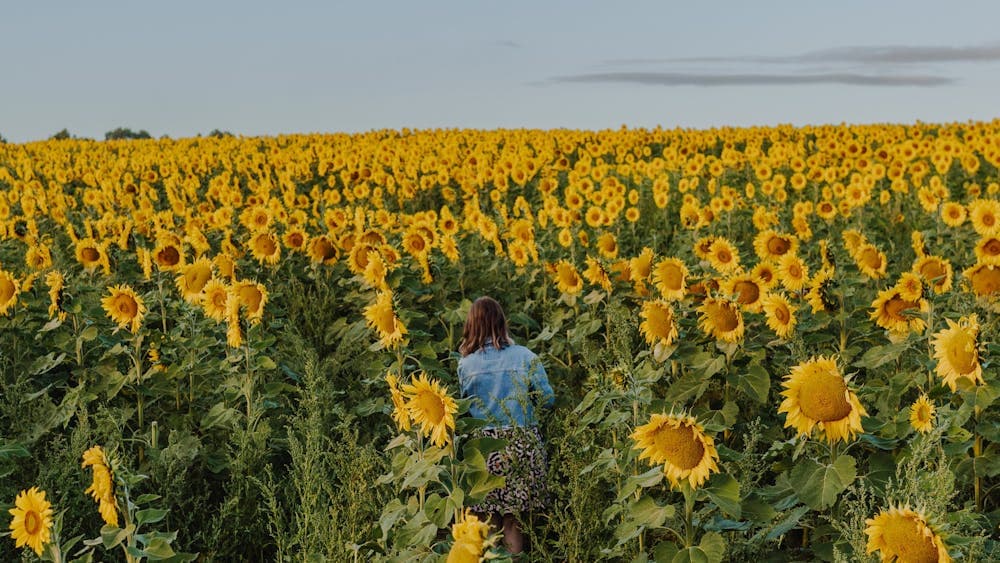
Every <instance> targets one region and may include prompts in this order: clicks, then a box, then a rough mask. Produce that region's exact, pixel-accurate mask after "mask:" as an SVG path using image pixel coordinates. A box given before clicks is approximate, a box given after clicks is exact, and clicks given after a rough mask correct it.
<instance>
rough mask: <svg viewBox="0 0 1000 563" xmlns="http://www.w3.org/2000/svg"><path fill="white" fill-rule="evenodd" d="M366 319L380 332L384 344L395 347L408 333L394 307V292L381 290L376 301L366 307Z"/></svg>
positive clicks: (370, 325) (369, 324)
mask: <svg viewBox="0 0 1000 563" xmlns="http://www.w3.org/2000/svg"><path fill="white" fill-rule="evenodd" d="M365 319H366V320H367V321H368V326H369V327H371V328H374V329H375V331H376V332H378V336H379V340H380V341H381V342H382V345H383V346H386V347H389V348H392V347H395V346H396V345H398V344H399V343H400V342H402V340H403V336H404V335H405V334H406V327H405V326H403V321H401V320H399V317H397V316H396V311H395V310H393V308H392V293H390V292H388V291H382V292H379V294H378V296H377V297H376V298H375V302H374V303H372V304H371V305H369V306H368V307H366V308H365Z"/></svg>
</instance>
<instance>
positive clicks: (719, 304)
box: [698, 297, 744, 342]
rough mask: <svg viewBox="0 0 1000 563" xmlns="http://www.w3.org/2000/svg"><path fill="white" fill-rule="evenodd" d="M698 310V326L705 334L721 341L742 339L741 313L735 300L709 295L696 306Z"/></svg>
mask: <svg viewBox="0 0 1000 563" xmlns="http://www.w3.org/2000/svg"><path fill="white" fill-rule="evenodd" d="M698 312H699V313H700V318H699V320H698V326H700V327H701V330H702V331H703V332H704V333H705V335H706V336H711V337H713V338H715V339H716V340H720V341H722V342H739V341H740V340H742V339H743V330H744V325H743V313H742V311H740V307H739V305H738V304H737V303H736V302H734V301H729V300H728V299H720V298H716V297H709V298H706V299H705V300H704V301H703V302H702V304H701V306H700V307H698Z"/></svg>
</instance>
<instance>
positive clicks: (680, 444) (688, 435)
mask: <svg viewBox="0 0 1000 563" xmlns="http://www.w3.org/2000/svg"><path fill="white" fill-rule="evenodd" d="M654 443H655V444H656V449H657V450H658V451H660V452H661V453H662V454H663V456H664V457H666V458H667V461H668V462H669V463H670V464H671V465H673V466H674V467H677V468H678V469H692V468H694V467H696V466H697V465H698V464H699V463H701V460H702V458H704V456H705V446H704V445H703V444H702V443H701V440H698V439H697V438H696V437H695V435H694V429H693V428H692V427H690V426H683V425H682V426H681V427H680V428H674V427H673V426H670V425H669V424H664V425H663V426H661V427H660V429H659V430H658V431H657V432H656V438H654Z"/></svg>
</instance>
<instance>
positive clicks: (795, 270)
mask: <svg viewBox="0 0 1000 563" xmlns="http://www.w3.org/2000/svg"><path fill="white" fill-rule="evenodd" d="M788 277H789V278H791V279H793V280H798V279H802V268H801V267H799V265H798V264H795V263H792V264H789V265H788Z"/></svg>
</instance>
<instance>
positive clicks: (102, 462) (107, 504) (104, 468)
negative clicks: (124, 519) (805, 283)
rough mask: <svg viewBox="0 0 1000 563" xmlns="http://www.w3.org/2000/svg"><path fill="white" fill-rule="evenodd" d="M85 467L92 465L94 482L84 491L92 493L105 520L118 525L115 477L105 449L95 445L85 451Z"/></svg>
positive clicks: (83, 464) (83, 465)
mask: <svg viewBox="0 0 1000 563" xmlns="http://www.w3.org/2000/svg"><path fill="white" fill-rule="evenodd" d="M81 466H82V467H83V468H87V467H90V468H91V469H92V471H93V482H91V484H90V487H88V488H87V490H86V491H84V493H86V494H88V495H90V496H91V497H92V498H93V499H94V502H96V503H98V511H99V512H100V513H101V518H103V519H104V522H105V523H107V524H110V525H112V526H117V525H118V503H117V501H116V500H115V489H114V477H113V474H112V471H111V466H110V464H109V463H108V459H107V457H106V456H105V455H104V449H103V448H101V446H94V447H92V448H90V449H89V450H87V451H85V452H83V463H82V465H81Z"/></svg>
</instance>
